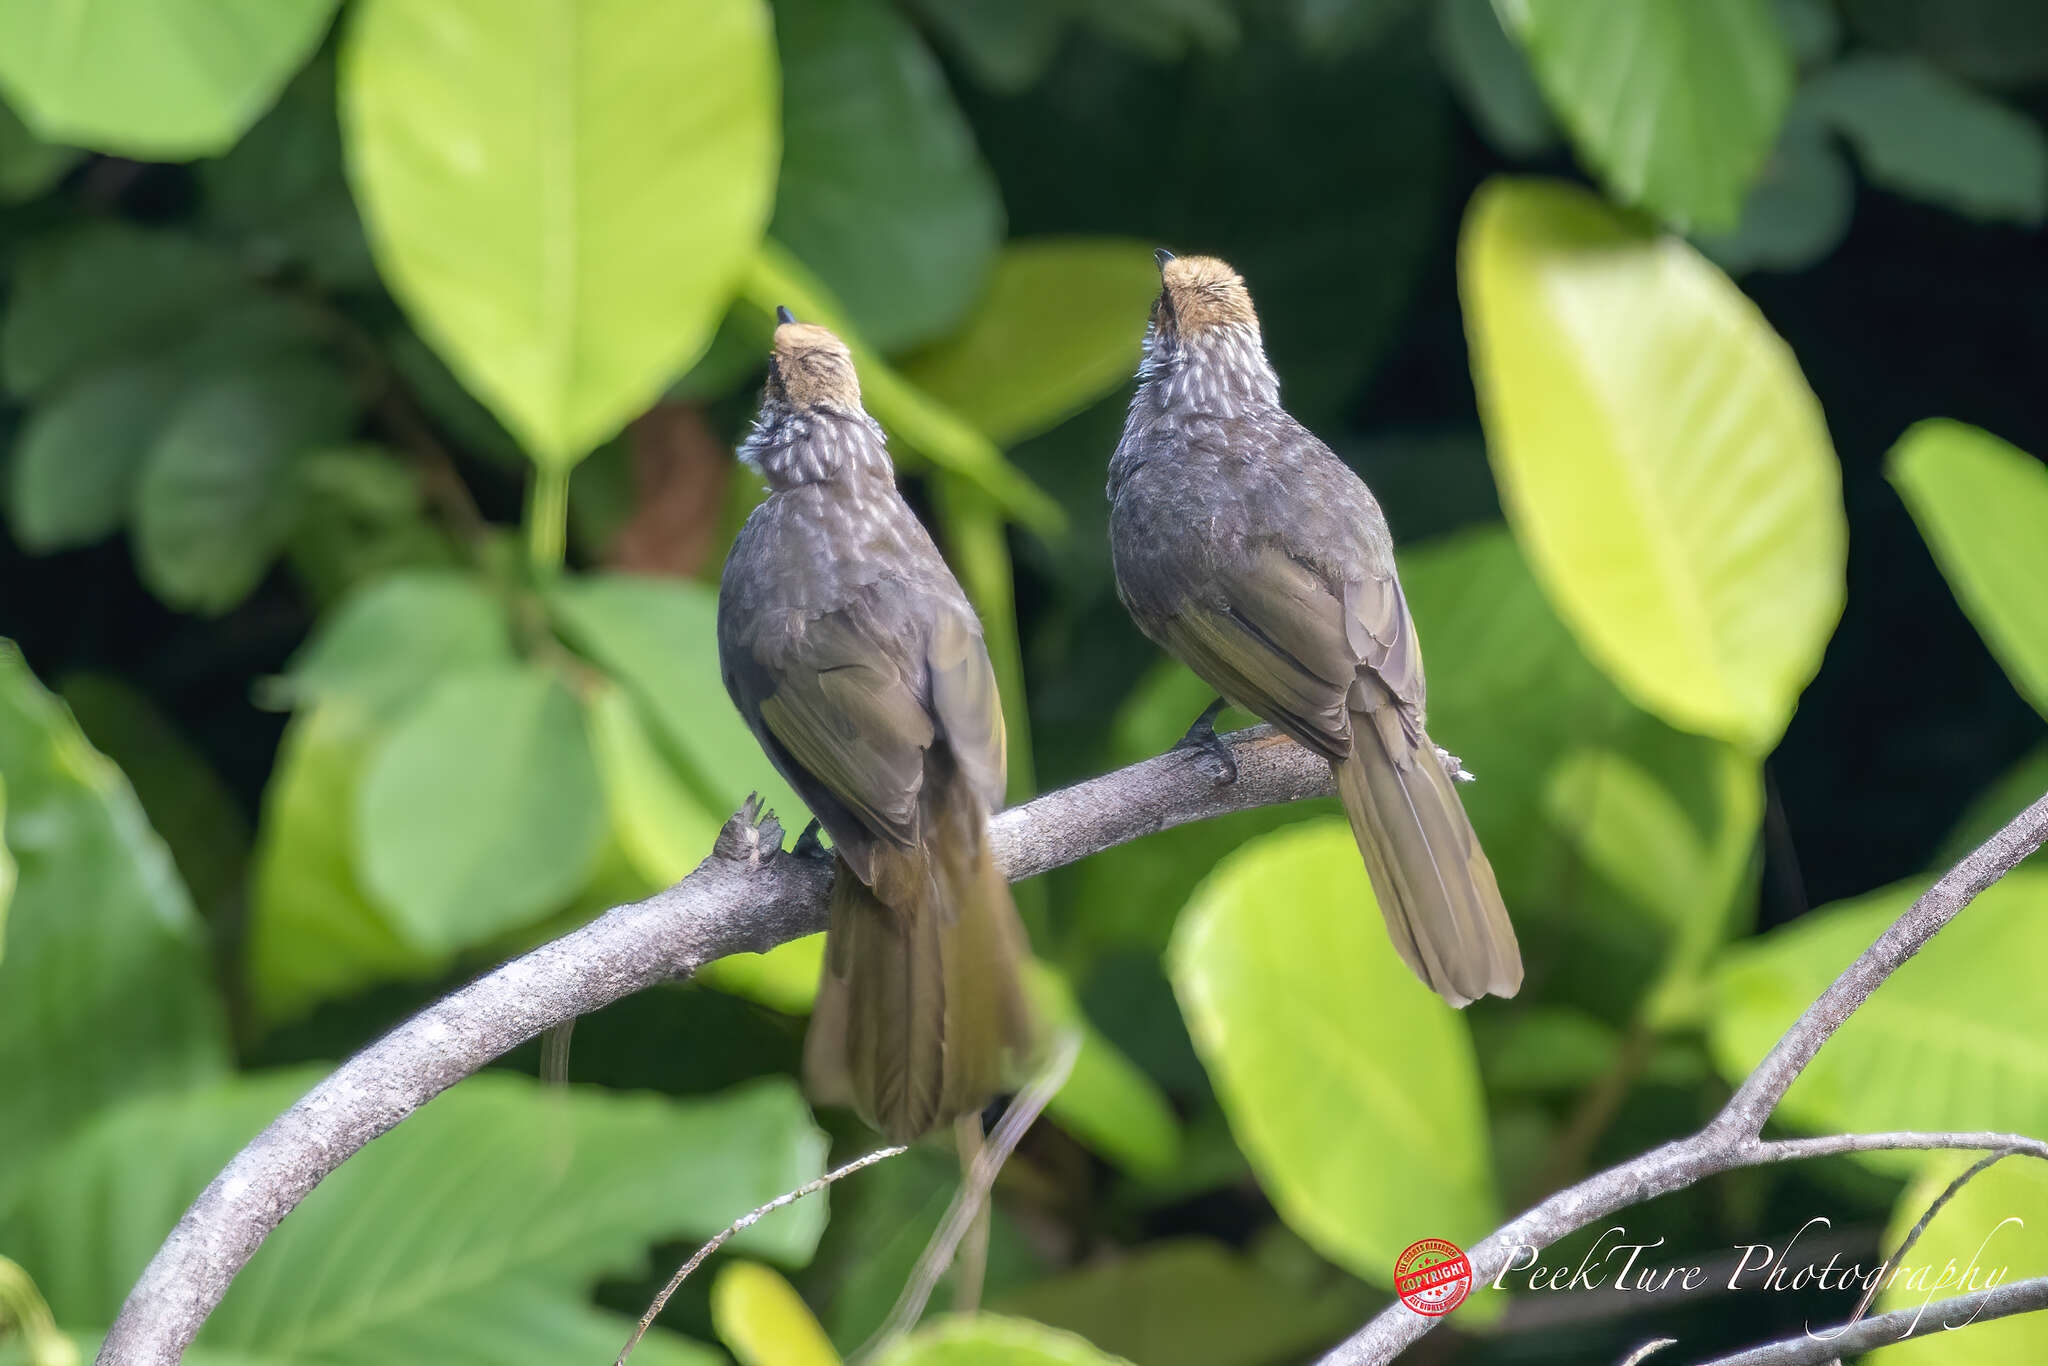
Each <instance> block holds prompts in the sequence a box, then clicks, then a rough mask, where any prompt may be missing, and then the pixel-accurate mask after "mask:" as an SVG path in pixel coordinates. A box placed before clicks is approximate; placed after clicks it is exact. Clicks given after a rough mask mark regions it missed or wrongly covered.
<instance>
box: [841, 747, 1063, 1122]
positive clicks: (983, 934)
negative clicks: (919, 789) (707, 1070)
mask: <svg viewBox="0 0 2048 1366" xmlns="http://www.w3.org/2000/svg"><path fill="white" fill-rule="evenodd" d="M922 805H923V812H922V815H923V821H922V826H923V840H922V842H921V843H920V844H919V845H917V846H915V847H912V848H910V849H896V848H889V847H878V848H876V849H875V850H874V851H873V853H872V855H871V862H870V868H869V871H870V874H871V876H872V879H873V885H872V886H870V885H868V884H866V883H863V882H862V881H861V880H860V878H859V877H857V876H856V875H855V874H854V871H853V869H852V868H851V867H849V866H848V865H847V864H846V863H845V861H844V860H841V861H839V862H838V864H837V867H836V868H835V870H834V875H833V879H832V902H831V920H830V922H829V926H828V928H827V930H826V939H825V968H824V972H823V973H822V975H821V976H820V979H819V985H818V1001H817V1005H816V1007H815V1008H814V1010H813V1013H812V1016H811V1028H810V1036H809V1039H808V1041H807V1042H806V1045H805V1056H804V1070H805V1074H806V1079H807V1081H808V1084H809V1087H810V1090H811V1094H812V1096H813V1098H814V1099H816V1100H818V1101H821V1102H823V1103H827V1104H833V1103H842V1104H850V1105H852V1106H853V1108H854V1109H855V1110H856V1111H858V1112H859V1114H860V1116H861V1117H862V1118H863V1119H865V1120H866V1121H867V1122H868V1123H870V1124H872V1125H873V1126H874V1127H875V1128H877V1129H879V1130H880V1131H881V1132H882V1133H884V1134H886V1135H888V1136H889V1138H890V1139H891V1140H892V1141H894V1142H898V1143H908V1142H911V1141H912V1140H914V1139H917V1138H919V1137H922V1136H923V1135H925V1134H927V1133H930V1132H932V1131H933V1130H935V1129H938V1128H940V1127H942V1126H944V1125H946V1124H950V1123H951V1122H952V1121H953V1120H955V1119H957V1118H959V1117H960V1116H961V1115H964V1114H971V1113H973V1112H974V1111H977V1110H979V1109H981V1108H982V1106H984V1105H986V1104H987V1103H988V1102H989V1101H990V1100H991V1099H993V1098H994V1097H995V1096H997V1095H998V1094H1000V1093H1001V1092H1003V1091H1004V1090H1006V1089H1009V1088H1010V1087H1011V1086H1013V1085H1015V1084H1016V1083H1017V1082H1019V1081H1020V1080H1021V1079H1022V1078H1023V1076H1024V1075H1026V1074H1027V1073H1028V1071H1029V1069H1030V1066H1031V1064H1032V1062H1033V1061H1034V1057H1033V1053H1034V1041H1035V1040H1034V1033H1033V1026H1032V1020H1031V1015H1030V1011H1029V1008H1028V1007H1027V1005H1026V1002H1025V996H1024V986H1023V981H1022V978H1021V976H1020V974H1021V972H1022V965H1023V958H1024V953H1025V940H1024V931H1023V927H1022V925H1021V924H1019V922H1018V919H1017V907H1016V904H1015V902H1013V901H1012V900H1011V898H1010V886H1009V883H1008V882H1006V881H1005V880H1004V879H1003V876H1002V873H1001V872H1000V871H999V870H998V869H997V868H996V866H995V860H994V858H993V857H992V855H991V853H990V850H989V844H988V813H987V812H986V811H985V810H983V809H982V806H981V803H980V801H979V800H978V799H977V798H976V797H975V796H974V794H973V793H972V792H971V791H970V790H969V787H968V784H967V783H966V782H964V781H962V780H961V778H960V776H959V775H958V773H957V772H955V771H953V770H951V769H950V768H937V767H935V768H934V769H933V770H931V771H928V772H927V774H926V778H925V795H924V798H923V801H922Z"/></svg>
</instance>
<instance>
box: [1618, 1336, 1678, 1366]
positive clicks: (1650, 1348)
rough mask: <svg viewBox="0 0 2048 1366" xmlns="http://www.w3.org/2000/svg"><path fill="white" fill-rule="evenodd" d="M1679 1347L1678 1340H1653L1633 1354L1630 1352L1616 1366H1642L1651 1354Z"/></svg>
mask: <svg viewBox="0 0 2048 1366" xmlns="http://www.w3.org/2000/svg"><path fill="white" fill-rule="evenodd" d="M1677 1345H1678V1339H1677V1338H1652V1339H1650V1340H1649V1341H1648V1342H1646V1343H1644V1344H1643V1345H1642V1346H1640V1347H1638V1348H1636V1349H1635V1350H1634V1351H1633V1352H1630V1353H1629V1354H1628V1355H1627V1356H1625V1357H1623V1358H1622V1359H1621V1360H1620V1361H1619V1362H1617V1363H1616V1366H1642V1363H1643V1361H1644V1359H1645V1358H1647V1357H1649V1356H1650V1355H1651V1354H1653V1353H1656V1352H1661V1351H1663V1350H1664V1349H1665V1348H1666V1347H1676V1346H1677Z"/></svg>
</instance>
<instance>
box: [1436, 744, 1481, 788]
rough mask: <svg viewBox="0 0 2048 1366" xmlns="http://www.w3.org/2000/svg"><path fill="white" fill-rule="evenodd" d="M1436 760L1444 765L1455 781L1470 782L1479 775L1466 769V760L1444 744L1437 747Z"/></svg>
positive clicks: (1446, 772) (1447, 773)
mask: <svg viewBox="0 0 2048 1366" xmlns="http://www.w3.org/2000/svg"><path fill="white" fill-rule="evenodd" d="M1436 761H1437V762H1438V763H1440V764H1442V765H1443V766H1444V773H1445V775H1446V776H1448V777H1449V778H1450V780H1451V781H1452V782H1454V783H1469V782H1472V781H1473V780H1474V779H1475V778H1476V777H1477V776H1478V775H1477V774H1473V773H1467V772H1466V771H1465V761H1464V760H1462V759H1460V758H1459V757H1458V756H1457V755H1455V754H1453V753H1451V752H1450V751H1449V750H1447V749H1445V748H1444V747H1443V746H1442V745H1438V746H1437V747H1436Z"/></svg>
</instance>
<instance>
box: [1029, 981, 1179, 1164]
mask: <svg viewBox="0 0 2048 1366" xmlns="http://www.w3.org/2000/svg"><path fill="white" fill-rule="evenodd" d="M1029 987H1030V991H1031V997H1032V1001H1033V1003H1034V1004H1035V1005H1036V1007H1037V1009H1038V1015H1039V1019H1040V1020H1042V1021H1044V1022H1045V1024H1046V1026H1047V1029H1048V1031H1049V1032H1050V1033H1060V1032H1063V1031H1065V1030H1068V1029H1073V1030H1078V1031H1079V1032H1080V1035H1081V1048H1080V1052H1079V1053H1077V1054H1076V1055H1075V1057H1074V1070H1073V1071H1072V1072H1071V1073H1070V1074H1069V1075H1068V1077H1067V1083H1066V1085H1064V1086H1062V1087H1061V1088H1060V1089H1059V1092H1058V1094H1056V1095H1055V1096H1054V1097H1053V1098H1052V1103H1051V1104H1050V1105H1048V1106H1047V1107H1046V1114H1047V1115H1048V1116H1050V1117H1051V1118H1052V1119H1053V1120H1054V1121H1055V1122H1057V1123H1058V1124H1059V1126H1060V1127H1061V1128H1062V1129H1065V1130H1066V1131H1067V1132H1068V1133H1070V1134H1072V1135H1073V1136H1074V1137H1075V1138H1078V1139H1080V1140H1081V1142H1083V1143H1085V1144H1087V1145H1088V1147H1089V1148H1091V1149H1093V1150H1094V1151H1095V1152H1098V1153H1101V1154H1102V1155H1103V1156H1104V1157H1106V1158H1108V1159H1109V1160H1110V1161H1111V1162H1114V1163H1116V1164H1117V1165H1118V1166H1119V1167H1122V1168H1123V1169H1124V1170H1125V1171H1128V1172H1130V1173H1131V1174H1132V1175H1134V1176H1138V1177H1149V1178H1151V1179H1154V1180H1163V1179H1165V1178H1166V1177H1168V1176H1170V1175H1171V1174H1172V1172H1173V1169H1174V1167H1175V1165H1176V1164H1177V1163H1178V1162H1179V1161H1180V1120H1179V1119H1177V1118H1176V1117H1175V1115H1174V1113H1173V1107H1172V1106H1170V1105H1168V1104H1167V1101H1166V1097H1165V1096H1163V1095H1161V1094H1160V1091H1159V1088H1158V1087H1157V1086H1154V1085H1153V1084H1152V1079H1151V1078H1150V1077H1147V1076H1146V1075H1145V1074H1144V1073H1143V1072H1141V1071H1139V1070H1138V1067H1137V1065H1136V1064H1134V1063H1133V1062H1132V1061H1131V1060H1130V1059H1129V1058H1127V1057H1125V1056H1124V1055H1123V1053H1122V1051H1121V1050H1119V1049H1118V1048H1117V1046H1116V1045H1115V1044H1113V1043H1111V1042H1110V1041H1109V1039H1108V1038H1107V1037H1106V1036H1105V1035H1104V1034H1103V1033H1102V1031H1101V1030H1099V1029H1097V1028H1096V1027H1095V1026H1094V1024H1093V1023H1092V1022H1090V1021H1089V1019H1088V1017H1087V1016H1086V1015H1085V1014H1083V1013H1082V1011H1081V1005H1080V1002H1078V1001H1076V1000H1075V999H1074V992H1073V988H1072V987H1070V986H1069V985H1068V984H1067V981H1066V979H1065V978H1064V977H1062V976H1061V975H1060V974H1059V972H1058V971H1057V970H1056V969H1054V968H1052V967H1049V966H1047V965H1046V964H1045V963H1042V962H1039V961H1037V960H1036V959H1034V960H1033V961H1032V963H1031V965H1030V977H1029Z"/></svg>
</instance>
